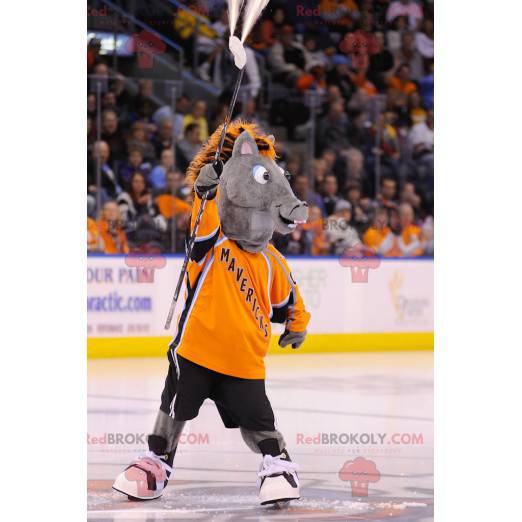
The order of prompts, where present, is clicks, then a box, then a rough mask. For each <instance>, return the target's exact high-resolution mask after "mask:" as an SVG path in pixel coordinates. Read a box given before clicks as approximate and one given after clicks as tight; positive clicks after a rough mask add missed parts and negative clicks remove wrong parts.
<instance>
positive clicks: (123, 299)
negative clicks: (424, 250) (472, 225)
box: [87, 256, 433, 358]
mask: <svg viewBox="0 0 522 522" xmlns="http://www.w3.org/2000/svg"><path fill="white" fill-rule="evenodd" d="M182 261H183V260H182V258H180V257H179V256H162V257H157V258H153V259H137V258H133V257H129V256H89V257H88V263H87V281H88V286H87V288H88V291H87V292H88V293H87V299H88V356H89V357H93V358H97V357H142V356H160V355H164V354H165V352H166V349H167V346H168V343H169V341H170V340H171V339H172V337H173V336H174V335H175V326H173V328H172V333H171V334H170V335H165V334H166V331H165V330H164V322H165V318H166V315H167V312H168V309H169V306H170V301H171V299H172V293H173V290H174V286H175V283H176V281H177V277H178V274H179V270H180V268H181V264H182ZM289 265H290V267H291V269H292V274H293V277H294V279H295V280H296V281H297V283H298V285H299V288H300V291H301V293H302V295H303V299H304V301H305V303H306V306H307V309H308V310H309V311H310V313H311V315H312V318H311V321H310V324H309V327H308V334H309V335H308V337H307V340H306V342H305V344H304V345H303V346H302V347H301V351H302V352H303V353H314V352H319V351H320V352H325V351H328V352H339V351H383V350H386V351H388V350H432V349H433V260H428V259H417V260H398V259H397V260H396V259H394V260H368V263H367V264H366V266H365V264H364V262H363V263H362V266H353V267H346V266H342V265H341V264H340V263H339V260H338V259H337V258H302V257H297V258H289ZM182 308H183V303H182V299H180V302H179V303H178V307H177V309H176V316H177V315H178V314H179V313H180V312H181V310H182ZM281 331H282V327H281V326H280V325H274V326H273V334H274V336H273V338H272V343H271V347H270V353H274V354H276V353H280V352H281V351H282V350H281V349H280V348H278V347H277V337H278V335H279V333H281Z"/></svg>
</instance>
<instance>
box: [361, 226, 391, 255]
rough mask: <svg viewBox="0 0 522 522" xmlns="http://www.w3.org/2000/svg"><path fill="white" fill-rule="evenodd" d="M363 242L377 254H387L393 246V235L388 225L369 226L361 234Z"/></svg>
mask: <svg viewBox="0 0 522 522" xmlns="http://www.w3.org/2000/svg"><path fill="white" fill-rule="evenodd" d="M363 243H364V244H365V245H366V246H367V247H370V248H371V249H373V250H375V252H377V253H378V254H381V255H384V256H387V255H390V252H391V251H392V250H393V247H394V243H395V241H394V237H393V234H392V231H391V230H390V229H389V227H384V228H382V229H380V228H377V227H370V228H369V229H368V230H367V231H366V232H365V233H364V235H363Z"/></svg>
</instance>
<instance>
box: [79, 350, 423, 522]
mask: <svg viewBox="0 0 522 522" xmlns="http://www.w3.org/2000/svg"><path fill="white" fill-rule="evenodd" d="M167 365H168V363H167V360H166V358H165V359H96V360H90V361H89V363H88V370H89V380H88V393H89V397H88V437H87V443H88V520H90V521H106V522H109V521H111V522H112V521H122V522H123V521H142V522H152V521H166V520H187V521H188V520H214V521H223V522H224V521H264V522H268V521H274V522H275V521H287V520H292V521H334V520H335V521H349V520H359V521H360V520H371V521H384V520H397V521H401V522H406V521H408V522H413V521H416V522H421V521H422V522H428V521H431V520H433V353H432V352H389V353H342V354H333V353H332V354H299V352H298V351H291V350H289V351H288V354H287V355H276V356H271V357H268V358H267V360H266V366H267V392H268V396H269V398H270V400H271V403H272V407H273V409H274V412H275V414H276V418H277V422H278V428H279V429H280V431H281V432H282V433H283V434H284V436H285V439H286V442H287V448H288V450H289V452H290V455H291V456H292V459H293V460H294V461H296V462H297V463H298V464H299V466H300V471H299V477H300V481H301V499H300V500H298V501H295V502H293V503H292V504H291V505H290V506H289V507H288V508H286V509H282V510H277V509H274V508H266V507H262V506H259V505H258V499H257V491H256V487H255V482H256V473H257V470H258V467H259V463H260V457H259V456H258V455H255V454H254V453H252V452H251V451H250V450H249V449H248V448H247V447H246V445H245V444H244V442H243V440H242V439H241V436H240V434H239V431H238V430H227V429H226V428H224V426H223V425H222V423H221V420H220V418H219V416H218V413H217V410H216V408H215V406H214V404H213V403H212V402H210V401H206V402H205V403H204V404H203V407H202V408H201V411H200V415H199V417H198V418H197V419H195V420H194V421H192V422H190V423H188V424H187V428H186V430H185V433H184V435H183V437H182V440H181V441H180V446H179V448H178V452H177V455H176V460H175V461H174V476H173V479H172V480H171V481H170V482H169V486H168V487H167V488H166V491H165V493H164V495H163V497H162V498H160V499H157V500H152V501H146V502H130V501H128V500H127V498H126V497H124V496H123V495H121V494H119V493H117V492H115V491H113V490H112V489H111V485H112V480H113V479H114V477H115V476H116V475H117V474H118V473H119V472H120V471H121V470H122V469H123V468H124V467H125V466H126V465H127V464H129V462H130V461H131V460H132V459H133V457H135V456H136V455H137V454H139V453H140V452H141V451H143V450H145V449H146V434H147V433H148V432H149V430H150V429H151V427H152V425H153V422H154V419H155V416H156V412H157V409H158V407H159V397H160V394H161V390H162V388H163V382H164V378H165V375H166V371H167ZM356 459H357V460H356ZM368 472H369V473H370V474H369V475H367V473H368ZM361 473H362V474H361ZM364 476H369V478H370V480H371V481H370V482H358V481H357V480H358V477H364Z"/></svg>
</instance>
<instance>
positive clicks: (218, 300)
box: [170, 193, 310, 379]
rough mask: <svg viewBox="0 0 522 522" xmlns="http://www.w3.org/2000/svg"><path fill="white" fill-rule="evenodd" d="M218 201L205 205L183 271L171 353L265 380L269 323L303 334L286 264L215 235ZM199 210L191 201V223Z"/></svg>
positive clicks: (302, 314)
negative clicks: (183, 286) (180, 307)
mask: <svg viewBox="0 0 522 522" xmlns="http://www.w3.org/2000/svg"><path fill="white" fill-rule="evenodd" d="M218 197H219V193H218V195H217V196H216V198H214V199H212V200H208V201H207V203H206V205H205V210H204V212H203V217H202V220H201V223H200V226H199V229H198V234H197V236H196V243H195V245H194V250H193V253H192V256H191V260H190V262H189V266H188V274H187V279H186V283H187V291H186V295H185V306H184V309H183V311H182V313H181V315H180V318H179V321H178V328H177V332H176V336H175V338H174V340H173V341H172V343H171V345H170V348H171V350H170V354H171V357H172V358H173V360H174V362H176V354H179V355H181V356H182V357H184V358H186V359H188V360H190V361H192V362H194V363H196V364H199V365H200V366H204V367H205V368H209V369H210V370H214V371H216V372H219V373H223V374H226V375H232V376H234V377H240V378H243V379H264V378H265V365H264V357H265V355H266V353H267V351H268V346H269V343H270V337H271V334H272V331H271V324H270V323H271V322H279V323H285V324H286V328H288V329H289V330H292V331H296V332H301V331H304V330H306V326H307V324H308V321H309V320H310V314H309V313H308V312H307V311H306V310H305V308H304V304H303V300H302V298H301V295H300V293H299V289H298V288H297V285H296V284H295V282H294V281H293V278H292V275H291V273H290V269H289V268H288V265H287V263H286V260H285V258H284V257H283V256H282V255H281V254H280V253H279V252H278V251H277V250H276V248H274V247H273V246H272V245H269V246H268V247H267V248H266V249H265V250H264V251H262V252H258V253H250V252H246V251H245V250H243V249H241V247H239V245H238V244H237V243H236V242H235V241H232V240H231V239H228V238H227V237H226V236H225V235H224V234H223V232H222V230H221V229H220V222H219V215H218V209H217V201H216V199H217V198H218ZM200 204H201V200H200V199H199V198H198V197H197V196H196V197H195V201H194V208H193V210H192V223H191V226H193V225H194V221H195V216H196V214H197V211H198V209H199V206H200Z"/></svg>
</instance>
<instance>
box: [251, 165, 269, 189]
mask: <svg viewBox="0 0 522 522" xmlns="http://www.w3.org/2000/svg"><path fill="white" fill-rule="evenodd" d="M252 176H254V179H255V180H256V181H257V182H258V183H261V185H264V184H265V183H266V182H267V181H268V180H269V179H270V172H268V170H266V168H265V167H263V165H256V166H255V167H254V168H253V169H252Z"/></svg>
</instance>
